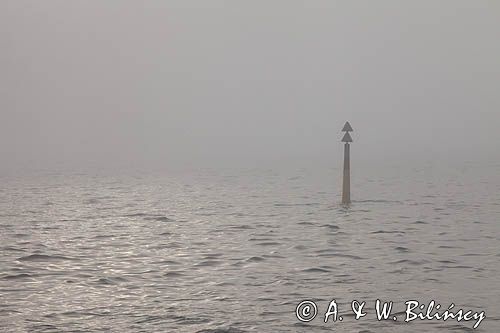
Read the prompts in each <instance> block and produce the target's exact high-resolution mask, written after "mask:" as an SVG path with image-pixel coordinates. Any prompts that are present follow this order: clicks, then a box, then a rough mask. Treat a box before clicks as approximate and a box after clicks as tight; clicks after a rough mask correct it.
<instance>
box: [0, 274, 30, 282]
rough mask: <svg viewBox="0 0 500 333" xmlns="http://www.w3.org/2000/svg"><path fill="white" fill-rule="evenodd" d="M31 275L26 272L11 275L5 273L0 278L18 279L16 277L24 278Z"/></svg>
mask: <svg viewBox="0 0 500 333" xmlns="http://www.w3.org/2000/svg"><path fill="white" fill-rule="evenodd" d="M32 277H33V275H31V274H28V273H20V274H13V275H6V276H3V277H2V280H18V279H26V278H32Z"/></svg>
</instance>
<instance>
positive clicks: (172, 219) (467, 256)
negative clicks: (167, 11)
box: [0, 166, 500, 332]
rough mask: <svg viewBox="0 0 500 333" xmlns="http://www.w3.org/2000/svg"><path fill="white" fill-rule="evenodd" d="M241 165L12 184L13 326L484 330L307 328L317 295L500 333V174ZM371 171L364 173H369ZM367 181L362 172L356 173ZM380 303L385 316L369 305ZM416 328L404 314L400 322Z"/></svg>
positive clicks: (369, 325) (5, 183)
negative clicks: (422, 310)
mask: <svg viewBox="0 0 500 333" xmlns="http://www.w3.org/2000/svg"><path fill="white" fill-rule="evenodd" d="M379 171H380V170H377V171H374V170H372V171H371V172H370V173H365V172H364V171H362V170H354V174H353V185H352V188H353V191H352V192H353V199H354V201H353V204H352V207H351V208H350V209H344V208H341V207H340V206H338V205H337V203H336V201H337V202H338V201H339V195H338V193H337V191H336V189H338V188H339V177H338V175H339V170H336V169H324V170H314V171H312V170H304V169H302V170H296V171H287V172H281V171H280V170H244V171H234V172H227V171H226V172H221V173H217V172H213V171H212V172H198V173H194V174H190V175H186V174H184V175H179V174H177V175H170V176H113V177H111V176H104V175H103V176H95V175H92V176H91V175H84V174H79V175H74V174H73V175H71V174H52V175H49V176H47V175H37V176H35V175H31V176H25V177H10V178H2V190H1V191H0V247H1V255H0V267H1V271H0V296H1V298H0V299H1V301H0V330H1V331H4V332H18V331H19V332H22V331H30V332H51V331H54V332H62V331H85V332H102V331H105V330H111V331H120V330H122V331H124V332H140V331H143V332H158V331H164V332H309V331H311V330H312V331H318V332H321V331H330V332H331V331H332V330H333V329H337V330H339V331H346V332H347V331H349V332H354V331H356V332H357V331H363V332H415V331H426V332H442V331H469V330H470V327H472V325H473V322H469V323H464V322H462V323H457V322H453V321H448V322H442V321H433V322H431V321H428V322H423V321H415V322H412V323H411V324H404V323H402V320H400V321H398V322H378V321H377V320H376V319H374V317H375V316H374V313H370V314H369V315H368V316H367V317H366V318H364V319H363V320H359V321H356V320H354V318H353V317H352V314H351V315H349V314H347V313H346V314H345V320H344V321H343V322H342V323H339V322H337V323H335V324H334V323H331V322H330V323H329V324H324V323H323V322H322V318H320V316H318V318H316V319H315V320H314V321H312V322H311V323H308V324H301V323H299V322H298V321H297V319H296V318H295V314H294V313H295V307H296V305H297V304H298V303H299V302H300V301H302V300H304V299H312V300H314V301H316V302H317V304H318V306H320V307H322V309H323V310H322V311H323V312H324V311H325V310H326V307H327V305H328V303H329V301H330V300H331V299H333V298H335V299H336V300H337V302H338V303H339V307H340V309H341V311H342V310H344V309H345V312H346V311H347V310H349V309H350V302H351V300H354V299H357V300H360V301H362V300H365V301H367V302H368V303H369V304H372V303H374V301H375V300H376V299H377V298H380V299H382V300H393V301H395V302H396V305H395V306H396V308H397V310H398V311H401V310H404V307H403V302H404V301H405V300H410V299H416V300H420V301H421V302H424V303H428V302H429V301H430V300H432V299H434V300H437V301H439V302H440V303H441V304H443V306H448V304H449V303H452V302H453V303H455V304H457V306H461V307H464V308H470V309H473V310H485V311H486V320H485V321H484V322H483V323H482V324H481V326H480V328H479V330H478V331H484V332H496V331H499V329H500V317H499V315H498V309H499V308H500V301H499V300H498V297H497V296H498V291H500V279H499V278H498V277H499V276H500V266H499V260H500V252H499V248H500V247H499V245H500V243H499V238H500V232H499V231H500V228H499V223H498V218H499V217H500V182H499V177H500V172H499V168H498V166H491V167H482V168H481V172H477V170H476V169H473V168H471V169H464V168H460V170H454V169H443V170H432V172H430V171H429V170H420V172H417V171H415V170H414V169H412V170H411V171H408V172H406V174H405V172H404V171H401V170H398V171H399V172H390V170H389V171H387V170H386V171H385V172H379ZM356 172H358V174H356ZM360 174H362V175H363V177H360V176H359V175H360ZM371 307H373V305H371ZM402 319H404V318H402Z"/></svg>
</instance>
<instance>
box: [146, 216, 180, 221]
mask: <svg viewBox="0 0 500 333" xmlns="http://www.w3.org/2000/svg"><path fill="white" fill-rule="evenodd" d="M144 219H145V220H146V221H158V222H174V220H172V219H169V218H168V217H166V216H149V217H145V218H144Z"/></svg>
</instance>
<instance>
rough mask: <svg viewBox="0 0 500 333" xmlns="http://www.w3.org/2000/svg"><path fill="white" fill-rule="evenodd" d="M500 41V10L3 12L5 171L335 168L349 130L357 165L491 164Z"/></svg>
mask: <svg viewBox="0 0 500 333" xmlns="http://www.w3.org/2000/svg"><path fill="white" fill-rule="evenodd" d="M499 36H500V2H497V1H455V0H454V1H451V0H450V1H435V0H433V1H399V0H398V1H396V0H395V1H310V0H309V1H288V0H287V1H272V0H266V1H256V0H252V1H234V0H232V1H215V0H211V1H201V0H200V1H189V0H179V1H131V0H119V1H118V0H116V1H97V0H96V1H66V0H61V1H22V0H3V1H1V2H0V41H1V45H2V52H1V53H0V70H1V71H0V72H1V73H2V75H1V76H0V103H1V104H0V158H1V160H2V163H1V164H2V167H9V168H10V167H18V166H19V167H30V166H35V167H52V166H58V165H67V166H73V165H113V166H114V165H116V166H123V165H128V164H137V165H151V164H153V165H154V164H160V165H163V164H165V165H168V164H175V165H178V166H182V165H190V166H192V165H193V164H194V165H200V166H203V165H212V164H215V165H217V164H222V165H224V164H226V163H228V164H231V163H233V162H235V161H238V163H243V164H245V163H249V164H252V163H253V164H254V165H255V164H259V163H265V162H266V161H272V160H280V159H281V160H283V161H287V160H294V159H296V160H300V159H311V160H316V159H324V160H328V161H335V160H336V158H337V157H336V154H339V152H340V151H341V150H340V143H339V140H340V138H341V134H340V128H341V127H342V125H343V123H344V122H345V120H349V121H350V122H351V124H352V125H353V127H354V130H355V132H354V134H353V137H354V140H355V142H354V145H355V148H353V156H354V158H356V156H357V157H358V158H362V159H366V160H369V159H371V158H373V159H377V158H378V159H380V158H382V157H381V156H382V155H383V156H385V158H391V159H398V158H406V157H408V156H422V158H430V157H432V156H440V157H443V156H445V157H446V156H447V155H450V156H451V155H453V156H455V157H457V156H458V157H460V156H462V155H463V156H464V158H465V159H469V158H471V157H475V156H476V155H477V156H478V157H480V158H483V157H487V156H489V155H491V154H495V153H496V154H498V153H497V150H498V145H499V143H500V131H499V129H498V128H499V126H500V93H499V91H498V89H499V87H500V43H499ZM389 147H391V149H388V148H389ZM474 150H476V152H475V153H474V152H473V151H474ZM382 153H383V154H382Z"/></svg>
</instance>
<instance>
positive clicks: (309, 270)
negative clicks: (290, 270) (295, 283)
mask: <svg viewBox="0 0 500 333" xmlns="http://www.w3.org/2000/svg"><path fill="white" fill-rule="evenodd" d="M302 272H304V273H329V272H330V270H328V269H324V268H319V267H312V268H307V269H303V270H302Z"/></svg>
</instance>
